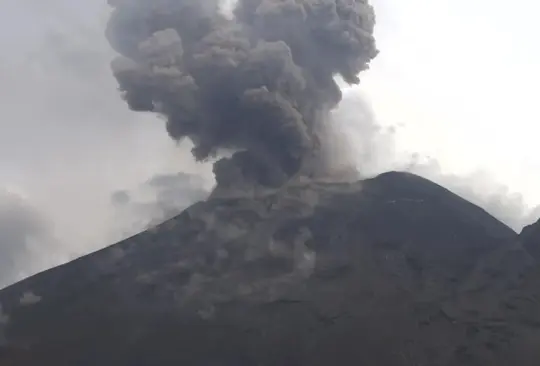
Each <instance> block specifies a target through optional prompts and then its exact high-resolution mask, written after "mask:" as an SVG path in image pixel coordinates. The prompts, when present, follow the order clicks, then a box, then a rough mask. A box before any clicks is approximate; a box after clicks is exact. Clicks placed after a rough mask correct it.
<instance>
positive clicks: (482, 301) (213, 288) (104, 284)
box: [0, 172, 540, 366]
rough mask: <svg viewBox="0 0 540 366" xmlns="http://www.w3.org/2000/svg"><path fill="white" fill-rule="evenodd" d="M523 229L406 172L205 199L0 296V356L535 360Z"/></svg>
mask: <svg viewBox="0 0 540 366" xmlns="http://www.w3.org/2000/svg"><path fill="white" fill-rule="evenodd" d="M518 239H519V238H518V235H517V234H515V233H514V232H513V231H512V230H510V229H509V228H508V227H507V226H505V225H503V224H502V223H500V222H498V221H497V220H496V219H494V218H493V217H492V216H490V215H489V214H487V213H486V212H485V211H483V210H481V209H480V208H478V207H477V206H475V205H473V204H471V203H469V202H467V201H465V200H463V199H461V198H459V197H458V196H457V195H454V194H453V193H451V192H450V191H448V190H446V189H444V188H443V187H441V186H439V185H437V184H434V183H432V182H430V181H429V180H426V179H423V178H420V177H418V176H415V175H412V174H408V173H399V172H390V173H386V174H382V175H380V176H378V177H375V178H373V179H368V180H366V181H363V182H357V183H330V182H327V183H323V182H309V183H305V182H304V183H300V182H298V183H291V184H290V185H288V186H286V187H284V188H282V189H280V190H273V191H272V190H270V191H268V193H267V194H264V195H260V196H258V197H255V198H253V197H251V198H250V197H247V196H245V197H231V198H219V199H218V198H213V199H209V200H208V201H205V202H200V203H198V204H196V205H194V206H192V207H190V208H188V209H187V210H185V211H184V212H183V213H182V214H180V215H179V216H177V217H175V218H173V219H171V220H168V221H167V222H164V223H163V224H161V225H159V226H157V227H156V228H155V229H153V230H150V231H146V232H143V233H140V234H138V235H136V236H134V237H131V238H129V239H126V240H124V241H121V242H119V243H117V244H115V245H113V246H111V247H108V248H106V249H103V250H101V251H99V252H96V253H93V254H90V255H88V256H85V257H82V258H79V259H77V260H75V261H73V262H71V263H68V264H66V265H63V266H60V267H57V268H54V269H51V270H49V271H46V272H43V273H41V274H39V275H36V276H33V277H31V278H29V279H27V280H24V281H22V282H20V283H18V284H15V285H13V286H10V287H8V288H6V289H4V290H2V291H0V304H1V311H0V365H2V366H4V365H12V366H33V365H36V366H37V365H60V366H63V365H65V366H72V365H82V366H85V365H89V366H90V365H91V366H94V365H103V366H109V365H110V366H113V365H114V366H123V365H125V366H134V365H135V366H137V365H141V366H142V365H178V364H183V365H189V366H207V365H220V366H228V365H231V366H233V365H242V366H244V365H245V366H251V365H253V366H258V365H267V366H282V365H291V366H293V365H294V366H304V365H305V366H307V365H309V366H330V365H339V364H369V365H382V366H386V365H392V366H409V365H434V366H437V365H441V366H442V365H444V366H458V365H460V366H462V365H486V366H487V365H490V366H492V365H493V366H507V365H510V364H520V365H525V366H528V365H531V366H532V365H537V364H538V360H539V359H540V358H539V357H540V354H539V352H538V349H540V348H539V347H538V346H539V345H540V344H539V341H538V340H537V336H536V335H537V332H538V329H539V328H540V306H538V300H537V299H540V289H539V288H538V286H537V283H538V280H539V279H540V270H539V266H538V265H537V263H536V261H535V260H534V259H533V258H532V257H531V256H530V255H529V254H528V252H527V251H525V250H524V249H523V247H522V246H521V244H520V242H519V240H518Z"/></svg>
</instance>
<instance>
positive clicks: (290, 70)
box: [107, 0, 377, 187]
mask: <svg viewBox="0 0 540 366" xmlns="http://www.w3.org/2000/svg"><path fill="white" fill-rule="evenodd" d="M109 4H110V5H112V6H113V7H115V9H114V11H113V13H112V16H111V18H110V21H109V23H108V27H107V38H108V40H109V42H110V44H111V45H112V47H113V48H114V49H115V50H116V51H117V52H119V53H120V54H121V56H120V57H118V58H117V59H115V60H114V61H113V62H112V69H113V72H114V75H115V77H116V79H117V80H118V83H119V86H120V90H121V91H122V93H123V96H124V98H125V100H126V101H127V103H128V105H129V107H130V108H131V109H133V110H138V111H151V112H157V113H160V114H162V115H164V116H165V117H166V119H167V130H168V133H169V135H170V136H171V137H172V138H173V139H175V140H181V139H183V138H189V139H190V140H192V141H193V143H194V145H195V147H194V148H193V150H192V153H193V155H194V157H195V158H196V159H197V160H198V161H203V160H206V159H209V158H215V157H217V156H218V154H219V153H220V152H223V151H233V152H234V154H232V156H231V157H228V158H221V159H220V160H218V161H217V162H216V163H215V164H214V174H215V176H216V181H217V184H218V186H220V187H230V186H236V187H238V186H243V185H246V184H250V185H251V184H256V185H264V186H279V185H281V184H283V183H284V182H285V181H287V180H288V179H290V178H291V177H292V176H294V175H296V174H302V175H314V174H319V173H321V172H322V171H323V170H325V167H324V164H322V163H323V162H324V161H325V160H324V159H321V157H322V155H323V154H322V153H321V151H323V149H321V140H322V139H321V136H320V134H321V131H324V128H322V127H323V125H322V124H323V123H325V122H326V121H328V113H329V111H330V110H331V109H333V108H334V107H336V106H337V104H338V103H339V102H340V100H341V98H342V95H341V92H340V89H339V87H338V85H337V84H336V82H335V80H334V77H335V76H337V75H340V76H341V77H342V78H343V79H344V80H345V81H346V82H348V83H351V84H357V83H358V82H359V78H358V74H359V73H360V72H361V71H362V70H365V69H367V67H368V64H369V62H370V61H371V60H372V59H373V58H374V57H375V56H376V54H377V50H376V47H375V41H374V38H373V28H374V24H375V17H374V12H373V8H372V7H371V5H369V4H368V1H367V0H239V1H238V2H237V4H236V6H235V8H234V11H233V16H232V17H226V16H225V15H223V14H222V12H221V11H220V1H218V0H116V1H114V0H109Z"/></svg>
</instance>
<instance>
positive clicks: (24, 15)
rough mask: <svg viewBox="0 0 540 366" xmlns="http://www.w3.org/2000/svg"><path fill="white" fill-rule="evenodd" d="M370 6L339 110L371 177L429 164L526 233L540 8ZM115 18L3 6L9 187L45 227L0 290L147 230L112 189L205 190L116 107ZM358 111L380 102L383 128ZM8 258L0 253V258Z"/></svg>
mask: <svg viewBox="0 0 540 366" xmlns="http://www.w3.org/2000/svg"><path fill="white" fill-rule="evenodd" d="M372 3H373V4H374V5H375V8H376V12H377V19H378V25H377V40H378V45H379V48H380V50H381V53H380V55H379V57H378V58H377V60H376V61H375V62H374V63H373V67H372V69H371V70H370V71H368V72H367V73H366V74H365V75H364V77H363V83H362V85H361V86H360V87H356V88H353V89H348V90H346V93H345V95H346V98H345V101H344V106H343V108H341V109H340V110H339V111H337V112H336V116H337V117H338V118H337V120H338V121H339V126H340V128H342V129H344V130H346V131H347V132H348V133H349V135H351V136H352V138H351V140H352V141H353V142H356V143H357V146H356V147H355V148H356V153H357V156H358V160H359V166H360V167H361V168H362V169H364V170H365V172H367V173H376V172H379V171H381V170H384V169H390V168H392V167H395V166H402V165H403V164H404V163H406V162H407V161H408V160H410V159H409V157H410V155H411V154H412V153H418V154H419V156H420V160H421V161H424V160H425V159H426V157H431V158H432V159H434V160H431V161H428V163H427V164H424V165H423V166H422V168H421V169H417V171H420V172H422V173H423V174H424V175H426V176H428V177H430V178H433V179H435V180H438V181H440V182H441V183H443V184H446V185H447V186H451V188H455V190H456V191H459V192H461V193H462V194H463V195H465V196H467V198H469V199H472V200H475V202H476V203H479V204H482V205H483V206H484V207H486V208H489V209H492V211H496V212H498V213H502V214H500V215H499V217H501V215H503V214H506V215H507V216H513V217H518V219H515V220H514V221H513V222H511V224H513V225H514V227H518V226H520V225H523V224H524V223H527V222H528V221H531V220H532V218H531V217H527V212H526V211H527V207H529V206H530V207H531V208H532V207H533V206H536V205H538V204H540V188H538V187H540V154H537V153H536V151H535V150H536V146H537V144H536V143H535V142H536V140H537V136H538V135H539V132H540V131H539V128H538V127H537V126H538V122H540V112H539V111H538V108H535V107H536V105H535V104H533V95H535V94H536V93H538V92H537V90H536V89H537V86H538V85H540V83H539V82H540V71H539V70H538V67H534V66H536V65H539V64H540V51H538V47H537V46H536V42H535V41H536V36H535V35H536V34H540V29H539V28H540V24H538V23H537V22H536V21H535V19H533V14H536V13H537V11H538V10H540V5H537V4H536V3H535V2H533V1H528V0H515V1H514V2H512V3H511V4H512V5H511V6H510V5H508V4H510V3H509V2H506V1H505V2H503V1H496V0H492V1H488V0H467V1H465V0H457V1H456V0H454V1H451V0H408V1H403V0H372ZM108 11H109V9H108V7H107V5H106V0H78V1H73V0H47V1H43V0H0V100H1V101H2V103H1V105H0V189H3V190H4V191H8V192H11V193H10V194H12V195H16V196H18V197H19V198H21V197H22V198H21V199H23V200H24V201H25V202H26V204H25V205H23V206H17V207H18V208H17V210H18V211H17V212H18V215H19V216H17V217H22V215H21V212H22V211H21V210H20V207H24V208H25V209H26V210H28V212H29V220H30V221H29V224H28V225H29V227H31V226H32V225H34V224H32V222H34V221H35V220H36V215H41V216H42V217H43V222H45V221H46V222H48V223H49V224H48V225H49V229H48V230H47V240H46V243H47V244H46V245H47V248H50V250H47V251H44V250H40V251H37V252H36V251H32V250H30V249H31V248H30V247H31V245H30V244H28V245H26V246H24V248H21V249H20V252H19V254H20V253H23V254H22V255H18V256H17V258H16V259H13V261H17V262H16V263H13V266H12V267H13V268H14V269H13V271H11V272H10V273H9V274H6V273H4V274H3V272H2V271H0V277H1V276H5V278H7V280H5V281H2V278H0V287H1V286H2V284H3V283H5V282H6V281H7V282H9V281H12V280H13V279H15V278H20V277H21V276H24V275H27V274H28V273H32V272H34V271H35V270H38V269H41V268H45V267H47V266H49V265H50V263H58V262H61V261H64V260H66V259H68V258H71V257H73V256H77V255H80V254H82V253H86V252H89V251H91V250H94V249H96V248H99V247H101V246H103V245H106V244H109V243H111V242H112V241H113V240H117V239H118V238H120V237H121V236H122V234H123V233H124V232H125V230H126V226H129V225H132V224H133V225H137V222H138V221H137V220H139V219H140V220H142V221H144V220H145V219H148V218H144V217H142V218H141V217H139V216H137V215H139V214H140V212H138V213H136V214H134V213H132V212H131V213H130V212H126V211H121V212H120V216H119V211H118V210H117V209H115V208H114V207H113V205H112V204H111V201H110V196H111V194H112V192H114V191H116V190H128V191H133V190H136V191H137V192H138V194H140V195H142V194H143V193H144V192H142V190H141V188H140V187H141V185H143V184H144V182H145V181H147V180H148V179H150V178H151V177H152V176H154V175H155V174H161V173H176V172H178V171H186V172H190V173H194V174H198V175H202V176H204V177H205V178H206V182H207V184H208V187H210V185H211V184H212V181H211V174H210V168H209V166H202V165H197V164H195V163H193V161H192V159H191V156H190V155H189V153H188V151H189V147H188V146H181V147H177V146H175V144H174V143H172V142H171V141H170V140H169V139H168V137H167V135H166V132H165V129H164V126H163V122H162V121H160V120H158V119H157V118H155V117H154V116H151V115H145V114H141V113H132V112H130V111H128V110H127V107H126V105H125V104H124V103H123V102H122V101H121V99H120V96H119V94H118V92H117V90H116V83H115V80H114V78H113V77H112V74H111V72H110V70H109V61H110V59H111V58H112V55H113V54H112V51H111V50H110V49H109V47H108V45H107V43H106V40H105V38H104V36H103V27H104V23H105V21H106V19H107V14H108ZM360 98H364V99H367V100H368V101H369V102H371V104H372V109H373V113H374V116H375V117H374V118H375V121H374V120H373V118H370V117H369V115H366V114H365V112H366V111H365V108H364V107H362V106H363V105H364V104H365V103H364V104H362V103H360V102H362V100H361V99H360ZM375 122H376V123H375ZM377 124H380V125H382V126H390V127H393V129H392V131H394V132H393V133H391V134H390V133H387V132H385V130H380V129H379V128H378V126H377ZM512 192H515V194H511V193H512ZM147 194H149V196H148V197H150V198H148V197H147V196H145V197H146V198H148V199H151V196H152V192H150V193H148V192H147ZM1 197H2V195H1V194H0V198H1ZM12 202H13V200H6V202H0V214H2V212H7V213H9V212H11V211H13V210H12V208H11V206H9V205H10V204H12ZM17 202H18V201H17ZM2 210H4V211H2ZM122 215H124V216H122ZM130 215H131V216H130ZM128 216H129V217H128ZM132 216H133V217H132ZM135 216H137V217H135ZM503 216H504V215H503ZM0 217H1V215H0ZM32 220H34V221H32ZM38 221H39V220H38ZM142 221H141V222H142ZM39 222H41V221H39ZM134 222H135V224H134ZM15 226H17V227H24V225H22V224H21V225H19V224H18V225H15ZM0 227H2V225H0ZM40 227H41V226H40ZM19 234H20V235H22V236H25V235H26V234H25V233H19ZM7 237H13V235H12V236H9V235H8V236H7ZM51 237H54V238H55V239H54V240H53V239H51ZM0 241H2V236H1V235H0ZM17 242H19V241H17ZM53 242H54V243H58V244H51V243H53ZM32 243H34V244H33V245H39V244H35V241H33V242H32ZM10 245H11V242H9V243H8V242H7V241H5V240H4V242H0V256H2V248H3V247H8V246H10ZM17 245H19V246H20V244H17ZM43 245H44V244H43ZM42 249H43V248H42ZM6 252H9V253H13V252H14V251H13V250H12V248H11V249H10V250H9V251H6ZM43 252H47V253H49V255H48V256H44V255H43ZM32 253H39V254H32ZM4 258H6V257H4ZM13 258H15V257H13ZM21 258H22V259H21ZM4 267H5V266H4ZM6 268H7V267H6ZM8 277H9V278H8Z"/></svg>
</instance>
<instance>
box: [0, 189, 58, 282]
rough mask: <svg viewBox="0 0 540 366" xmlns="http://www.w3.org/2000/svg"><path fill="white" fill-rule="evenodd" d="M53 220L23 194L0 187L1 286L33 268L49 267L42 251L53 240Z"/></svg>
mask: <svg viewBox="0 0 540 366" xmlns="http://www.w3.org/2000/svg"><path fill="white" fill-rule="evenodd" d="M50 228H51V227H50V223H49V222H48V221H47V220H46V219H45V217H44V216H43V215H42V213H41V212H39V210H37V209H36V208H35V207H33V206H31V205H30V204H29V203H28V202H27V201H26V200H25V199H24V198H23V197H21V196H20V195H18V194H15V193H13V192H10V191H6V190H0V288H2V287H4V286H6V285H8V284H10V283H12V282H13V281H15V280H18V279H21V278H23V277H24V276H26V275H28V272H31V271H29V269H30V267H36V268H37V267H42V268H43V267H46V266H47V265H48V263H44V262H45V261H44V258H42V254H43V253H42V252H43V251H47V250H51V249H52V244H54V240H53V237H52V233H51V231H50Z"/></svg>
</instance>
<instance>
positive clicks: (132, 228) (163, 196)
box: [111, 173, 210, 239]
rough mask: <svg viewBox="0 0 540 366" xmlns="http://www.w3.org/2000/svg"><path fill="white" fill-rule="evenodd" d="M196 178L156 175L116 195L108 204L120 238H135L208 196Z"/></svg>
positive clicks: (181, 175)
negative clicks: (132, 188) (139, 233)
mask: <svg viewBox="0 0 540 366" xmlns="http://www.w3.org/2000/svg"><path fill="white" fill-rule="evenodd" d="M205 186H207V184H206V182H205V181H204V179H203V178H202V177H200V176H196V175H192V174H187V173H178V174H157V175H155V176H153V177H152V178H151V179H149V180H148V181H147V182H146V183H145V184H143V185H142V186H140V187H139V188H138V189H136V190H131V191H125V190H121V191H116V192H114V193H113V194H112V195H111V203H112V204H113V206H114V207H115V209H116V214H117V220H116V222H117V223H122V224H121V227H122V228H123V230H122V232H121V237H120V238H119V239H123V238H124V237H127V236H130V235H133V234H136V233H138V232H140V231H143V230H146V229H148V228H151V227H153V226H156V225H158V224H160V223H162V222H163V221H166V220H168V219H170V218H172V217H174V216H176V215H178V214H179V213H180V212H182V211H183V210H184V209H186V208H187V207H189V206H191V205H192V204H194V203H195V202H197V201H202V200H204V199H206V198H207V197H208V195H209V194H210V191H209V189H207V187H205Z"/></svg>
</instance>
